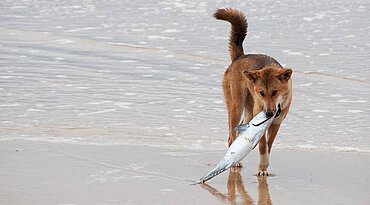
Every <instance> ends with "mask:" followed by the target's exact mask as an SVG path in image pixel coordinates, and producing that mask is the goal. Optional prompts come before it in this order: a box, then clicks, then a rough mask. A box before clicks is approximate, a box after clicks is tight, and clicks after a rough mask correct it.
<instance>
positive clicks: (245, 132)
mask: <svg viewBox="0 0 370 205" xmlns="http://www.w3.org/2000/svg"><path fill="white" fill-rule="evenodd" d="M277 110H278V111H277V113H276V114H275V117H277V116H278V115H279V114H280V105H278V109H277ZM273 120H274V117H268V116H266V114H265V112H260V113H258V114H257V115H256V116H255V117H254V118H253V119H252V120H251V121H250V122H249V123H246V124H242V125H239V126H238V127H236V128H235V130H237V131H239V134H238V136H237V138H236V139H235V140H234V142H233V143H232V144H231V146H230V147H229V149H228V150H227V152H226V154H225V156H224V158H223V159H222V160H221V161H220V162H219V163H218V164H217V166H216V167H215V168H214V169H212V170H211V171H210V172H209V173H208V174H206V175H205V176H204V177H202V178H201V179H200V180H198V181H197V182H195V183H194V184H199V183H204V182H206V181H208V180H210V179H212V178H213V177H215V176H217V175H219V174H221V173H222V172H224V171H226V170H227V169H229V168H230V167H231V166H233V165H235V164H237V163H239V162H240V161H241V160H242V159H244V158H245V157H246V156H247V155H248V154H249V152H250V151H252V149H254V148H255V147H256V146H257V144H258V142H259V141H260V139H261V138H262V136H263V134H264V133H265V131H266V130H267V129H268V128H269V127H270V125H271V123H272V121H273Z"/></svg>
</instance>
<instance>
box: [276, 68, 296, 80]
mask: <svg viewBox="0 0 370 205" xmlns="http://www.w3.org/2000/svg"><path fill="white" fill-rule="evenodd" d="M292 73H293V70H292V69H290V68H280V69H279V70H278V73H277V78H278V79H279V80H280V82H282V83H286V82H287V81H288V80H289V79H290V77H291V76H292Z"/></svg>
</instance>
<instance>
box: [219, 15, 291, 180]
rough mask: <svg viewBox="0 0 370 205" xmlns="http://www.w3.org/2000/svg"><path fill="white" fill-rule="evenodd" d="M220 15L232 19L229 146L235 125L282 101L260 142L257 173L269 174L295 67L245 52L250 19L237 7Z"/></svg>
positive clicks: (226, 89) (227, 97)
mask: <svg viewBox="0 0 370 205" xmlns="http://www.w3.org/2000/svg"><path fill="white" fill-rule="evenodd" d="M214 17H215V18H216V19H220V20H225V21H228V22H230V23H231V32H230V39H229V49H230V58H231V61H232V62H231V64H230V65H229V67H228V68H227V70H226V71H225V74H224V79H223V83H222V87H223V90H224V96H225V101H226V106H227V110H228V122H229V139H228V144H229V146H230V145H231V143H232V142H233V141H234V139H235V137H236V135H237V133H236V132H235V131H234V128H235V127H236V126H238V125H239V123H240V122H241V120H244V122H249V121H250V120H251V119H252V118H253V117H254V116H255V115H257V114H258V113H259V112H261V111H265V112H266V113H271V112H275V111H276V107H277V104H278V103H280V105H281V114H280V116H279V117H277V118H276V119H274V121H273V123H272V125H271V126H270V128H269V129H268V131H267V132H266V133H265V135H264V136H263V137H262V139H261V141H260V142H259V151H260V165H259V172H258V173H257V175H267V167H268V165H269V162H268V156H269V154H270V151H271V148H272V144H273V142H274V140H275V137H276V135H277V132H278V131H279V128H280V125H281V123H282V121H283V120H284V119H285V117H286V116H287V114H288V111H289V107H290V104H291V101H292V84H291V79H290V77H291V74H292V70H291V69H289V68H283V67H282V66H281V65H280V64H279V63H278V62H277V61H276V60H275V59H273V58H272V57H269V56H267V55H263V54H248V55H244V51H243V44H242V43H243V41H244V38H245V36H246V32H247V21H246V18H245V16H244V14H243V13H242V12H240V11H239V10H237V9H232V8H225V9H218V10H217V11H216V12H215V13H214Z"/></svg>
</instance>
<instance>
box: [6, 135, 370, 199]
mask: <svg viewBox="0 0 370 205" xmlns="http://www.w3.org/2000/svg"><path fill="white" fill-rule="evenodd" d="M222 155H223V152H209V151H192V150H178V149H164V148H158V147H147V146H130V145H118V146H94V145H72V144H52V143H41V142H29V141H7V142H1V143H0V161H1V162H2V163H1V166H0V172H1V176H0V181H1V185H0V203H1V204H40V205H41V204H368V202H369V200H370V196H369V195H368V194H367V193H368V190H370V186H369V183H368V182H369V181H368V179H369V177H370V174H369V172H367V171H366V170H367V167H368V164H369V163H370V160H369V159H370V158H369V155H368V154H361V153H333V152H309V151H308V152H307V151H293V150H292V151H276V152H274V153H273V155H272V164H271V173H272V174H273V176H270V177H268V178H258V177H256V176H253V174H254V173H255V171H256V167H257V161H258V160H257V155H256V152H253V153H252V154H251V155H250V156H248V157H247V158H246V160H244V167H243V168H241V169H233V170H231V171H227V172H225V173H223V174H221V175H220V176H218V177H216V178H214V179H212V180H211V181H209V183H207V184H205V185H190V184H191V182H189V181H187V180H196V179H198V178H199V177H201V176H202V175H203V174H205V173H206V172H207V171H209V170H210V169H211V167H212V166H214V164H215V163H217V161H218V160H219V159H220V158H221V157H222Z"/></svg>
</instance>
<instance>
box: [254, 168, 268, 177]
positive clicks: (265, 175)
mask: <svg viewBox="0 0 370 205" xmlns="http://www.w3.org/2000/svg"><path fill="white" fill-rule="evenodd" d="M268 175H269V173H268V172H267V171H266V170H264V171H261V170H260V171H258V172H257V174H256V176H258V177H267V176H268Z"/></svg>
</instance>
